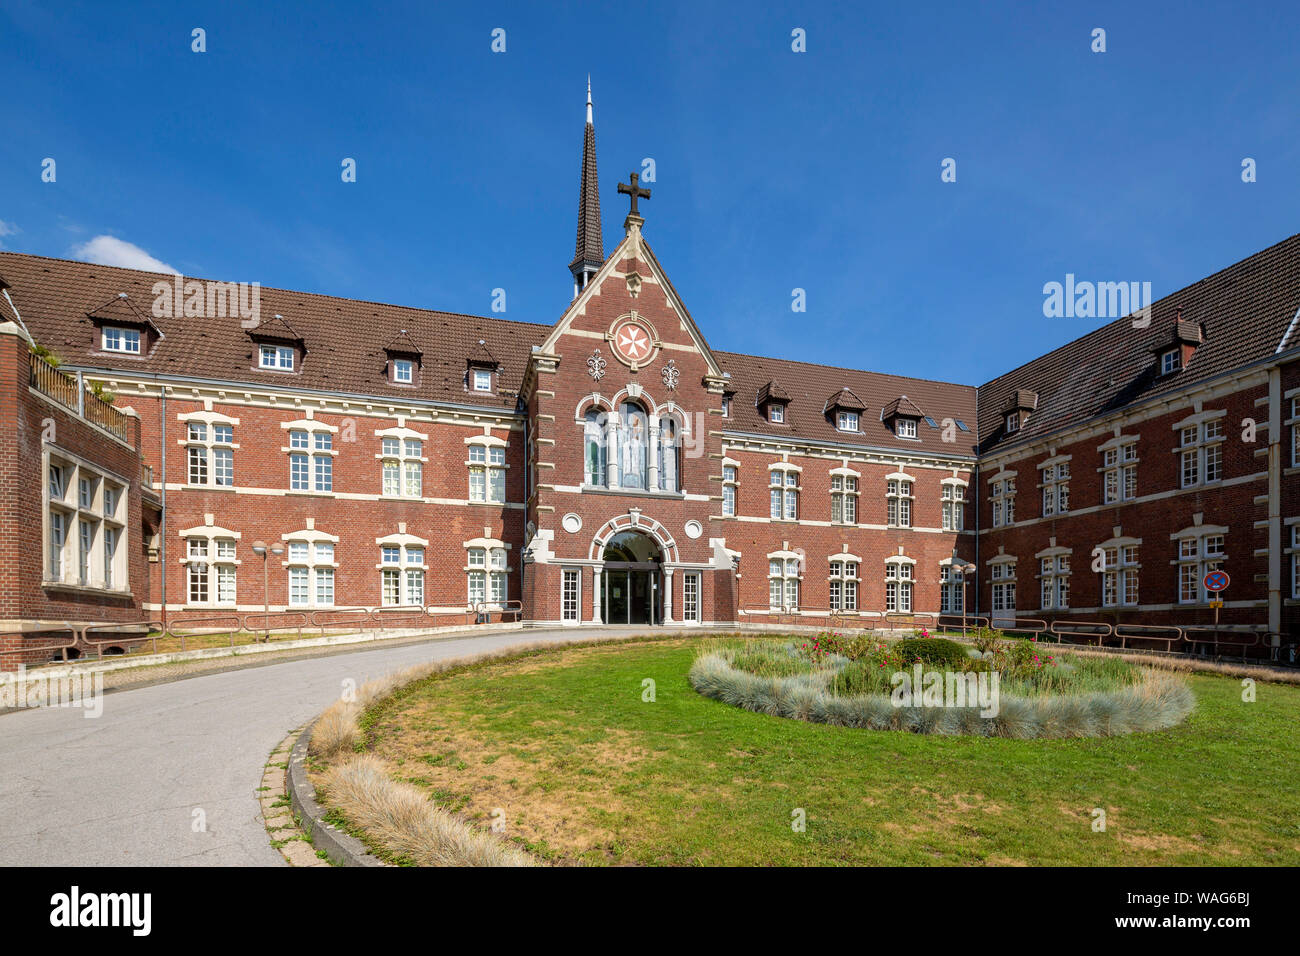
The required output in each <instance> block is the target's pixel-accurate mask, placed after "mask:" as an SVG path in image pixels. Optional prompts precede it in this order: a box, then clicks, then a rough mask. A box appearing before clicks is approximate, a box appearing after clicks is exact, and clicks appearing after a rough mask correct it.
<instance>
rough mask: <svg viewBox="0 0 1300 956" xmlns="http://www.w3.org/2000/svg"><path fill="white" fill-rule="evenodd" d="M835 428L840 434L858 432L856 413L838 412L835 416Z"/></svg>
mask: <svg viewBox="0 0 1300 956" xmlns="http://www.w3.org/2000/svg"><path fill="white" fill-rule="evenodd" d="M835 427H836V428H838V429H839V430H840V431H842V432H855V431H857V430H858V413H857V412H840V413H839V414H838V415H836V416H835Z"/></svg>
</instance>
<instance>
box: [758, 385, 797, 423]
mask: <svg viewBox="0 0 1300 956" xmlns="http://www.w3.org/2000/svg"><path fill="white" fill-rule="evenodd" d="M789 402H790V394H789V393H788V392H787V391H786V390H785V389H783V388H782V387H781V386H780V385H778V384H777V383H776V382H768V383H767V384H766V385H764V386H763V387H762V388H760V389H759V390H758V402H757V404H758V410H759V412H760V413H761V414H762V415H763V417H764V418H766V419H767V420H768V421H769V422H771V423H772V424H773V425H784V424H785V406H786V405H788V404H789Z"/></svg>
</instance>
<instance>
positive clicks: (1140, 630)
mask: <svg viewBox="0 0 1300 956" xmlns="http://www.w3.org/2000/svg"><path fill="white" fill-rule="evenodd" d="M523 613H524V608H523V602H522V601H519V600H512V601H505V602H479V603H473V604H469V605H463V606H462V605H456V606H445V607H444V606H436V605H419V604H412V605H380V606H377V607H338V608H327V609H320V610H277V611H270V612H266V611H247V612H243V613H240V612H235V611H224V612H218V613H215V614H208V615H203V616H200V617H187V618H184V619H182V620H179V621H172V622H169V623H168V624H166V625H164V624H163V623H162V622H160V621H157V620H144V621H62V622H57V623H51V624H49V625H48V626H45V627H41V628H38V629H35V630H30V631H27V632H25V635H26V636H27V637H29V638H30V637H32V636H36V638H37V639H36V641H35V642H32V643H28V641H24V643H23V644H22V645H21V646H20V648H19V649H18V650H19V652H20V653H30V652H32V651H37V652H42V651H48V652H50V653H52V654H53V653H56V652H57V653H58V654H59V656H60V658H61V659H63V660H69V659H71V658H72V657H75V656H80V652H85V651H92V652H94V653H95V654H96V656H97V657H99V658H101V659H102V658H103V657H104V656H105V650H106V649H112V648H115V647H120V648H121V649H122V651H123V652H129V651H131V650H134V649H136V648H138V647H139V646H140V645H143V644H146V643H147V644H149V645H150V647H151V649H152V650H153V651H154V652H155V653H156V652H158V646H159V642H160V641H175V642H176V643H177V644H179V650H181V651H185V650H189V649H191V647H190V645H191V644H203V645H205V646H222V645H225V646H227V647H234V646H235V645H236V643H237V642H240V643H244V642H247V643H258V642H261V641H269V640H272V639H274V638H275V637H288V636H290V635H292V636H295V637H297V638H298V639H301V638H303V637H304V636H306V635H309V634H313V633H314V634H316V635H319V636H320V637H325V636H326V634H327V633H329V632H330V631H343V632H345V633H347V632H352V633H362V632H365V631H372V632H373V633H374V638H375V639H376V640H377V639H378V638H379V635H380V632H381V631H383V630H385V629H390V630H424V629H428V628H431V627H439V626H447V625H456V626H467V625H472V624H474V623H489V622H492V621H493V619H494V618H495V619H496V620H497V621H498V622H500V623H506V622H507V619H509V620H510V621H513V622H515V623H518V622H520V621H521V620H522V618H523ZM738 616H739V618H740V619H741V620H742V621H743V620H744V619H746V618H751V619H755V618H756V619H761V620H762V621H763V622H764V623H766V624H769V625H777V626H808V627H825V626H827V625H829V626H830V627H831V628H833V629H836V630H857V631H874V632H882V631H883V632H889V633H894V632H897V631H901V630H908V629H912V630H918V629H921V628H926V629H927V630H933V631H936V632H952V631H958V630H960V632H961V633H962V635H963V636H968V635H969V633H970V632H971V631H976V630H979V629H981V628H987V627H990V625H992V627H993V628H994V629H995V630H999V631H1002V632H1003V633H1005V634H1012V635H1016V634H1023V635H1028V636H1029V637H1030V638H1031V639H1033V640H1051V641H1055V642H1058V643H1070V644H1082V645H1085V646H1096V647H1104V646H1106V645H1107V644H1108V643H1109V644H1111V646H1114V647H1116V648H1118V649H1122V650H1146V651H1149V650H1152V648H1150V647H1140V646H1138V645H1142V644H1148V643H1150V644H1155V645H1158V648H1156V649H1157V650H1162V651H1163V652H1165V653H1172V654H1184V655H1196V656H1204V655H1206V654H1207V653H1209V654H1212V655H1213V656H1214V657H1219V656H1220V655H1221V654H1223V653H1225V652H1231V653H1232V654H1233V656H1240V657H1241V659H1242V660H1246V659H1247V657H1248V654H1247V652H1248V651H1249V650H1251V649H1252V648H1259V647H1260V646H1261V643H1262V640H1263V638H1264V636H1265V635H1264V634H1263V633H1262V632H1261V631H1259V630H1257V629H1256V630H1247V629H1243V628H1242V627H1241V626H1236V627H1234V626H1232V625H1224V626H1221V627H1220V628H1218V629H1216V628H1214V627H1210V626H1202V625H1177V624H1128V623H1119V624H1116V623H1112V622H1108V621H1080V620H1057V621H1052V622H1050V623H1049V622H1047V621H1043V620H1038V619H1032V618H1017V619H1015V621H1014V622H1012V621H1011V619H1005V618H996V617H994V618H992V619H990V618H989V617H985V616H982V615H967V616H965V617H964V618H963V617H962V616H961V615H956V614H942V613H934V612H916V613H909V612H899V611H876V610H870V609H866V610H853V611H848V610H844V609H837V608H810V607H802V608H796V607H789V606H781V607H771V606H770V605H767V604H750V605H745V606H744V607H742V608H741V609H740V611H739V615H738ZM39 635H49V636H50V637H49V638H48V639H42V638H40V637H39ZM205 636H206V637H209V638H211V637H213V636H219V637H220V638H221V640H219V641H217V642H215V643H214V642H212V641H211V640H209V641H206V642H205V641H203V640H202V639H203V638H204V637H205ZM241 638H242V639H243V640H241ZM1287 646H1290V645H1287ZM1269 650H1271V651H1272V652H1273V653H1272V654H1271V655H1270V656H1269V659H1270V660H1272V661H1274V662H1278V661H1277V659H1278V658H1279V657H1280V656H1281V654H1282V652H1283V650H1284V647H1282V646H1277V647H1270V648H1269ZM70 651H76V652H78V654H69V652H70ZM1283 663H1285V662H1283Z"/></svg>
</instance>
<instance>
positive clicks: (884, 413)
mask: <svg viewBox="0 0 1300 956" xmlns="http://www.w3.org/2000/svg"><path fill="white" fill-rule="evenodd" d="M880 417H881V418H882V419H884V420H885V421H889V420H890V419H891V418H924V417H925V412H923V411H921V406H919V405H917V404H916V402H914V401H912V400H911V399H910V398H908V397H907V396H906V395H900V396H898V398H896V399H894V400H893V401H892V402H890V403H889V404H888V405H886V406H885V407H884V408H883V409H881V412H880Z"/></svg>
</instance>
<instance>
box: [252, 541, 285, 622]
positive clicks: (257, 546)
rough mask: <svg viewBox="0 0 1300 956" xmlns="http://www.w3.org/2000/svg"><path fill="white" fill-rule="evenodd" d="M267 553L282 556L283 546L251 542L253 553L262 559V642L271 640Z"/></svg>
mask: <svg viewBox="0 0 1300 956" xmlns="http://www.w3.org/2000/svg"><path fill="white" fill-rule="evenodd" d="M268 552H269V553H270V554H274V555H276V556H277V557H278V556H279V555H281V554H284V545H282V544H273V545H271V546H270V547H269V548H268V547H267V544H266V542H265V541H254V542H253V553H254V554H255V555H257V556H258V557H260V558H261V559H262V627H263V628H264V633H263V635H262V640H263V641H269V640H270V639H271V590H270V585H269V578H268V573H269V566H268V565H267V556H268Z"/></svg>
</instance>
